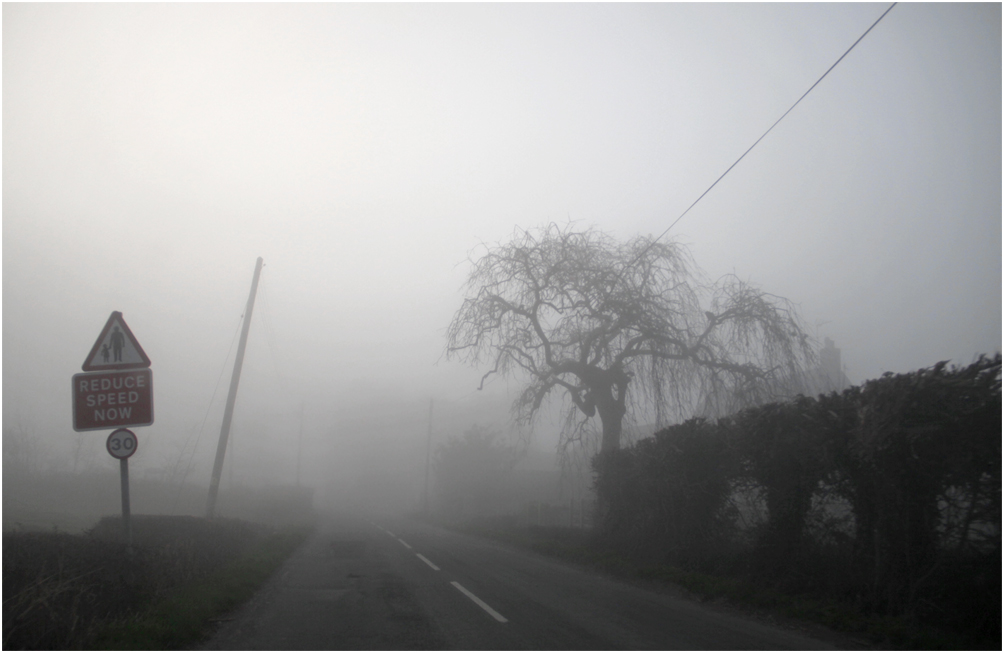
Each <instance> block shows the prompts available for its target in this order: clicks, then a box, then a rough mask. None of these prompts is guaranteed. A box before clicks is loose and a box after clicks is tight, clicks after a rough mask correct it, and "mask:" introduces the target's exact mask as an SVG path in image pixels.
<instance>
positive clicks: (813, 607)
mask: <svg viewBox="0 0 1004 653" xmlns="http://www.w3.org/2000/svg"><path fill="white" fill-rule="evenodd" d="M440 525H443V526H448V527H452V528H455V529H457V530H460V531H463V532H467V533H470V534H473V535H479V536H482V537H488V538H491V539H495V540H498V541H501V542H506V543H508V544H512V545H514V546H518V547H521V548H525V549H529V550H532V551H535V552H537V553H540V554H542V555H546V556H550V557H553V558H558V559H562V560H565V561H568V562H572V563H575V564H578V565H582V566H585V567H588V568H591V569H595V570H597V571H601V572H603V573H607V574H610V575H613V576H618V577H621V578H625V579H628V580H641V581H650V582H655V583H664V584H672V585H674V586H677V587H681V588H683V589H685V590H686V591H688V592H689V593H690V594H691V595H692V596H693V597H694V598H697V599H698V600H701V601H714V602H723V603H726V604H729V605H732V606H735V607H738V608H742V609H745V610H750V611H752V612H754V613H759V614H763V615H769V616H771V617H775V618H782V619H794V620H799V621H805V622H812V623H816V624H819V625H822V626H826V627H828V628H831V629H832V630H834V631H838V632H840V633H843V634H845V635H848V636H850V637H853V638H856V639H860V640H863V641H868V642H871V643H872V644H873V645H874V646H875V647H876V648H882V649H907V650H911V649H924V650H935V649H954V650H999V645H1000V641H999V640H998V641H986V640H983V639H979V638H977V639H974V638H973V637H971V636H969V635H968V634H967V633H965V632H948V631H945V630H941V629H934V628H931V627H929V626H928V625H927V624H923V623H917V621H916V620H913V619H910V618H908V617H893V616H882V615H871V614H865V613H863V612H862V611H861V610H859V609H858V608H857V607H856V606H854V605H851V604H847V603H843V602H839V601H836V600H833V599H832V598H829V597H825V596H812V595H804V594H803V595H791V594H786V593H783V592H779V591H777V590H775V589H771V588H764V587H761V586H759V585H758V584H756V583H754V582H751V581H749V580H746V579H743V578H737V577H729V576H717V575H710V574H703V573H699V572H693V571H688V570H684V569H680V568H677V567H672V566H669V565H651V564H644V563H639V562H638V561H634V560H631V559H630V558H628V557H626V556H624V555H621V554H618V553H615V552H612V551H610V550H607V549H605V548H603V547H602V546H600V545H598V544H597V543H596V542H595V540H594V539H593V537H592V536H591V534H590V532H589V531H586V530H582V529H571V528H561V527H542V526H529V527H527V526H519V525H516V524H515V523H510V522H509V521H505V520H496V521H494V522H493V521H483V522H478V523H469V524H466V525H463V526H459V527H458V526H457V525H452V526H450V525H448V524H440ZM988 609H991V610H997V609H999V606H989V607H988Z"/></svg>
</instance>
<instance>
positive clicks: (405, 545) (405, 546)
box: [397, 537, 411, 549]
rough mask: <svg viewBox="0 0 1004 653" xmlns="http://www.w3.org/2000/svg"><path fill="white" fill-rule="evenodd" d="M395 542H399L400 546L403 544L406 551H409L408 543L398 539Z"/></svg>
mask: <svg viewBox="0 0 1004 653" xmlns="http://www.w3.org/2000/svg"><path fill="white" fill-rule="evenodd" d="M397 541H398V542H400V543H401V544H403V545H404V548H406V549H410V548H411V546H409V545H408V543H407V542H405V541H404V540H402V539H401V538H400V537H399V538H397Z"/></svg>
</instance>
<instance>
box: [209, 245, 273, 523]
mask: <svg viewBox="0 0 1004 653" xmlns="http://www.w3.org/2000/svg"><path fill="white" fill-rule="evenodd" d="M261 266H262V259H261V257H260V256H259V257H258V261H257V263H255V266H254V278H253V279H252V280H251V294H250V295H248V305H247V308H245V309H244V324H243V326H242V327H241V341H240V344H239V345H237V358H236V359H235V360H234V373H233V375H232V376H231V377H230V392H229V394H227V407H226V409H225V410H224V411H223V426H221V427H220V441H219V444H217V445H216V461H215V462H214V463H213V478H212V480H210V481H209V500H208V501H207V502H206V518H207V519H212V518H213V517H214V516H215V514H216V495H217V494H219V491H220V476H221V475H222V474H223V457H224V456H226V453H227V440H228V439H229V438H230V422H231V421H232V420H233V418H234V403H236V401H237V384H238V383H240V380H241V367H242V366H243V365H244V348H245V347H247V344H248V331H250V330H251V311H253V310H254V298H255V295H256V294H257V293H258V277H259V276H261Z"/></svg>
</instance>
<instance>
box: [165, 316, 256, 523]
mask: <svg viewBox="0 0 1004 653" xmlns="http://www.w3.org/2000/svg"><path fill="white" fill-rule="evenodd" d="M243 321H244V315H243V313H242V314H241V316H240V319H238V320H237V328H236V329H234V336H233V338H231V339H230V348H229V349H227V356H226V358H224V359H223V367H222V368H221V369H220V376H219V377H218V378H217V379H216V387H214V388H213V396H212V397H210V399H209V406H208V407H207V408H206V415H205V417H203V418H202V424H201V425H200V426H199V434H198V437H197V438H196V439H195V446H194V447H193V448H192V455H191V456H189V458H188V465H186V466H185V474H184V475H183V476H182V477H181V483H179V484H178V492H177V493H176V494H175V495H174V503H173V504H172V505H171V511H172V512H173V511H174V510H175V509H176V508H177V506H178V499H179V498H180V497H181V490H182V489H183V488H184V487H185V481H186V480H188V474H189V472H191V471H192V461H194V460H195V452H196V451H198V450H199V442H201V441H202V432H203V430H204V429H205V427H206V420H208V419H209V413H210V411H211V410H212V409H213V401H214V400H215V399H216V393H217V391H218V390H219V389H220V381H221V380H223V373H224V372H226V371H227V361H229V360H230V352H231V351H233V349H234V342H235V341H236V340H237V334H238V333H239V332H240V329H241V322H243ZM191 439H192V436H191V435H189V436H188V440H186V441H185V446H184V447H182V448H181V453H182V454H184V453H185V447H187V446H188V442H189V440H191ZM179 458H180V456H179Z"/></svg>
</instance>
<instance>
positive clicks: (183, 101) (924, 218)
mask: <svg viewBox="0 0 1004 653" xmlns="http://www.w3.org/2000/svg"><path fill="white" fill-rule="evenodd" d="M887 6H888V5H885V4H881V5H877V4H853V5H850V4H846V5H841V4H837V5H833V4H811V5H798V4H794V5H792V4H783V5H756V4H742V5H708V4H695V5H663V4H643V5H626V4H613V5H606V4H589V5H575V4H571V5H569V4H554V5H551V4H548V5H523V4H521V5H473V4H449V5H416V4H408V5H393V4H379V5H369V4H365V5H329V4H305V5H289V4H279V5H266V4H254V5H241V4H215V5H198V4H156V5H152V4H105V5H91V4H5V5H4V6H3V137H4V139H3V309H4V310H3V423H4V426H5V428H7V427H10V426H13V425H19V426H20V427H22V428H25V429H28V430H30V431H31V432H32V433H34V434H35V437H37V438H39V439H40V441H43V442H44V443H45V446H46V447H47V448H48V449H49V450H51V451H54V452H63V454H66V453H67V452H69V451H70V447H71V445H72V444H73V443H75V442H77V441H78V439H79V438H87V439H89V440H93V447H92V448H93V449H94V450H95V451H96V452H97V453H95V454H94V461H95V464H100V465H106V466H111V465H113V461H112V460H111V459H110V458H109V457H108V456H107V455H106V454H105V453H104V452H103V451H102V447H103V441H104V432H91V433H79V434H78V433H75V432H73V430H72V423H71V410H70V377H71V376H72V375H73V374H74V373H77V372H79V371H80V366H81V364H82V363H83V360H84V357H85V355H86V354H87V352H88V351H89V350H90V347H91V345H92V344H93V342H94V339H95V338H96V337H97V335H98V333H99V331H100V330H101V327H102V326H103V325H104V323H105V320H106V319H107V318H108V316H109V314H110V313H111V312H112V311H115V310H118V311H122V313H123V315H124V318H125V320H126V322H127V323H128V324H129V326H130V328H131V329H132V331H133V333H134V334H135V335H136V337H137V339H138V340H139V342H140V344H141V345H142V347H143V348H144V350H145V351H146V353H147V355H148V356H149V357H150V358H151V360H152V362H153V364H152V369H153V373H154V388H155V418H156V421H155V423H154V425H153V426H150V427H145V428H138V429H136V430H137V435H138V437H139V438H140V446H141V450H140V453H139V454H137V456H136V459H135V461H134V465H136V466H137V469H139V470H140V471H142V470H143V469H147V470H154V469H156V468H159V467H163V466H165V465H170V464H172V462H173V461H174V460H175V459H176V458H177V457H178V456H179V455H181V454H180V453H179V452H181V451H182V447H183V446H184V447H187V448H186V449H185V451H191V447H192V446H193V443H194V442H195V440H196V438H201V444H200V445H199V449H198V451H197V453H196V454H195V458H196V459H197V463H196V464H197V465H201V466H202V467H200V468H199V470H198V471H196V472H193V473H194V474H202V475H207V474H208V468H209V466H210V465H211V463H212V455H213V449H214V448H215V439H216V437H217V435H218V431H219V423H220V415H221V413H222V400H223V398H224V397H225V396H226V390H227V382H228V381H229V376H230V368H229V366H230V365H232V361H233V358H232V353H231V356H230V358H229V359H228V358H227V352H228V348H229V347H231V344H232V343H233V348H234V349H236V343H235V342H234V340H235V334H236V330H237V328H238V325H239V320H240V316H241V313H242V311H243V309H244V304H245V302H246V301H247V293H248V290H249V286H250V282H251V274H252V271H253V269H254V263H255V259H256V257H258V256H261V257H263V258H264V260H265V268H264V271H263V275H262V287H261V291H260V294H259V298H258V303H257V305H256V308H255V314H254V321H253V323H252V327H251V336H250V341H249V345H248V354H247V360H246V362H245V366H244V374H243V377H242V381H241V389H240V394H239V397H238V405H237V414H236V417H235V422H234V433H235V450H234V451H235V454H234V455H235V460H236V461H237V462H236V463H234V465H235V467H234V469H235V470H236V471H235V472H234V473H235V474H238V475H240V474H244V475H245V476H248V477H253V476H256V475H257V478H262V479H263V478H265V477H266V476H268V475H269V474H273V475H275V476H276V478H280V479H285V481H287V482H288V481H289V480H290V474H291V470H292V469H293V466H294V465H295V463H294V462H293V461H294V459H295V452H294V451H293V449H292V448H291V447H292V445H291V444H290V443H291V442H292V441H293V440H294V439H295V438H296V434H297V432H298V429H299V428H300V426H299V419H300V418H299V415H300V406H301V404H302V405H303V412H304V430H305V434H306V435H305V438H306V441H307V442H308V443H309V451H308V453H309V456H308V462H307V466H308V468H309V470H310V474H312V475H313V476H314V477H325V476H327V475H328V473H329V470H331V469H336V468H337V469H341V470H347V469H348V468H349V467H351V465H350V461H353V460H371V459H374V458H379V457H381V456H384V455H390V454H388V453H387V452H389V451H396V452H397V455H402V454H401V452H405V454H406V455H411V453H410V452H413V451H417V452H421V451H422V446H423V443H424V440H423V438H424V435H425V430H426V422H425V420H426V419H427V414H428V401H429V399H430V398H434V399H435V401H436V402H437V406H438V407H439V409H438V410H437V413H436V417H437V424H438V425H439V432H438V433H437V437H443V438H445V437H446V436H447V435H449V434H448V433H446V431H447V430H448V429H452V430H453V431H454V434H455V433H457V432H459V430H460V429H462V428H464V427H465V425H466V424H465V422H470V421H473V420H475V419H479V420H481V421H482V422H492V421H494V422H500V421H502V420H504V414H505V413H504V409H505V404H506V401H507V399H506V396H507V395H506V393H507V391H509V390H512V389H514V388H515V387H516V386H515V385H510V386H509V387H507V386H506V384H504V383H496V384H495V385H493V386H492V387H491V388H490V389H489V390H488V391H487V393H481V394H480V395H479V394H478V393H477V392H476V391H475V388H476V387H477V382H478V379H479V378H480V375H481V374H482V373H483V372H484V371H486V370H477V369H469V368H466V367H464V366H462V365H460V364H454V363H446V362H443V361H440V356H441V354H442V350H443V346H444V336H443V334H444V330H445V327H446V325H447V324H448V323H449V321H450V318H451V317H452V315H453V312H454V311H455V310H456V309H457V308H458V307H459V306H460V302H461V295H460V292H459V291H460V286H461V284H462V282H463V280H464V275H465V273H466V271H467V269H468V268H467V267H466V266H465V265H464V262H465V260H466V258H467V256H468V253H469V252H470V251H471V250H472V249H473V248H474V247H476V246H477V245H478V244H479V243H482V242H485V243H495V242H499V241H503V240H506V239H508V237H509V236H511V234H512V233H513V230H514V228H515V227H517V226H518V227H522V228H527V227H534V226H537V225H541V224H543V223H546V222H550V221H558V222H565V221H567V220H573V221H576V222H577V223H579V224H581V225H583V226H587V225H595V226H597V227H599V228H601V229H603V230H606V231H608V232H610V233H612V234H614V235H615V236H617V237H620V238H625V239H626V238H630V237H632V236H634V235H637V234H653V235H655V234H659V233H661V232H662V231H663V230H664V229H665V228H666V227H667V226H668V225H669V224H670V223H672V222H673V221H674V220H675V219H676V218H677V217H678V216H679V215H680V214H681V213H682V212H683V211H684V209H686V208H687V207H688V206H689V205H690V204H691V203H692V202H693V201H694V200H695V199H696V198H697V197H698V196H699V195H700V194H701V193H702V192H704V190H705V189H706V188H707V187H708V186H709V185H710V184H711V183H712V182H713V181H714V180H715V179H717V178H718V176H719V175H721V174H722V172H724V171H725V170H726V169H727V168H728V167H729V166H730V165H731V164H732V163H733V162H734V161H735V159H736V158H737V157H738V156H739V155H740V154H742V153H743V152H744V151H745V150H746V149H747V148H748V147H749V146H750V145H751V144H752V143H753V142H754V141H755V140H756V139H757V138H758V137H759V136H760V135H761V134H762V133H763V132H764V131H765V130H766V129H767V128H768V127H769V126H770V125H771V124H772V123H773V122H774V121H775V120H777V118H778V117H779V116H780V115H781V114H783V113H784V111H786V110H787V109H788V108H789V107H790V106H791V104H792V103H793V102H794V101H795V100H796V99H797V98H798V97H799V96H800V95H801V94H802V93H804V92H805V90H806V89H808V88H809V87H810V86H811V85H812V84H813V82H815V81H816V80H817V79H818V78H819V76H820V75H821V74H822V73H823V72H824V71H826V69H827V68H829V67H830V65H832V64H833V62H834V61H836V60H837V58H838V57H839V56H840V55H841V54H842V53H843V52H844V51H845V50H846V49H847V48H848V47H849V46H850V44H851V43H853V42H854V41H855V39H857V38H858V36H860V35H861V33H862V32H863V31H864V30H865V29H866V28H867V27H868V26H869V25H870V24H871V23H872V22H873V21H874V20H875V19H876V18H877V17H878V16H879V15H880V14H881V13H882V12H883V11H884V10H885V8H886V7H887ZM670 236H671V237H675V238H679V239H681V240H683V241H684V242H687V243H689V244H690V245H691V248H692V251H693V254H694V256H695V258H696V260H697V262H698V264H699V265H700V266H701V267H702V268H703V269H704V270H705V272H706V273H707V275H708V276H709V277H710V278H716V277H718V276H720V275H722V274H725V273H728V272H735V273H736V274H738V275H739V276H741V277H743V278H744V279H748V280H750V281H752V282H754V283H755V284H758V285H759V286H760V287H762V288H763V289H764V290H767V291H768V292H772V293H775V294H778V295H782V296H785V297H787V298H789V299H791V300H792V301H794V302H796V303H797V304H798V305H799V306H800V307H801V310H802V314H803V317H804V318H805V320H806V322H807V323H808V324H809V325H810V326H811V327H812V328H813V329H814V335H816V336H817V337H818V338H819V339H820V340H822V338H824V337H830V338H832V339H833V340H834V341H835V342H836V345H837V346H838V347H840V348H841V349H842V352H843V361H844V363H845V365H846V371H847V374H848V376H849V377H850V379H851V381H852V382H855V383H859V382H862V381H864V380H866V379H869V378H874V377H877V376H879V375H881V374H882V373H883V372H885V371H895V372H905V371H909V370H912V369H916V368H919V367H924V366H929V365H932V364H934V363H936V362H937V361H939V360H944V359H951V360H952V361H953V362H954V363H957V364H966V363H969V362H971V360H972V359H973V357H974V355H976V354H977V353H981V352H986V353H992V352H994V351H997V350H999V349H1000V346H1001V7H1000V5H999V4H980V5H964V4H951V5H934V4H920V5H911V4H901V5H898V6H897V7H896V8H894V9H893V10H892V11H891V12H890V13H889V15H888V16H886V18H885V19H884V20H883V21H882V22H881V23H880V24H879V25H878V26H877V27H876V28H875V29H874V30H873V31H872V33H871V34H869V35H868V36H867V37H866V38H865V39H864V40H863V41H862V42H861V43H860V44H859V45H858V46H857V48H856V49H855V50H854V51H852V52H851V54H850V55H848V57H847V58H846V59H845V60H844V61H843V62H841V63H840V65H838V66H837V67H836V68H835V69H834V70H833V72H832V73H830V75H829V76H828V77H827V78H826V79H825V80H823V82H822V83H821V84H820V85H819V86H818V87H817V88H816V89H815V90H814V91H813V92H812V93H811V94H810V95H809V96H808V97H807V98H806V99H805V100H804V101H803V102H802V103H801V104H800V105H799V106H798V107H797V108H796V109H795V110H794V111H793V112H792V113H791V114H790V115H789V116H788V117H787V118H786V119H785V120H784V121H783V122H782V123H781V124H780V125H779V126H778V127H777V128H775V130H774V131H773V132H772V133H771V134H770V135H769V136H768V137H767V138H765V139H764V141H763V142H761V143H760V145H759V146H758V147H757V148H756V149H754V150H753V152H751V153H750V154H749V155H748V156H747V157H746V158H745V159H744V160H743V161H742V162H741V163H740V164H739V165H738V166H737V167H736V168H735V169H734V170H732V172H731V173H730V174H729V175H728V176H727V177H725V179H724V180H722V182H720V183H719V184H718V186H717V187H716V188H715V189H714V190H712V191H711V193H709V194H708V195H707V196H706V197H705V198H704V199H703V200H702V201H701V202H700V203H699V204H698V205H697V206H696V207H695V208H694V209H693V210H691V211H690V213H689V214H688V215H687V216H686V217H685V218H684V219H683V220H682V221H681V222H680V223H679V224H678V225H677V226H676V227H675V228H674V230H673V231H672V232H671V234H670ZM221 379H222V380H221ZM214 388H217V390H216V396H215V400H214V401H213V402H212V403H210V399H211V398H212V396H213V392H214ZM202 424H205V426H204V427H202V430H201V431H200V425H202ZM200 432H201V433H202V435H201V436H198V435H196V434H198V433H200ZM545 444H546V443H545ZM291 452H292V453H291ZM105 459H107V460H105ZM256 470H257V471H256ZM346 473H347V472H346ZM207 481H208V478H207V479H206V482H207Z"/></svg>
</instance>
